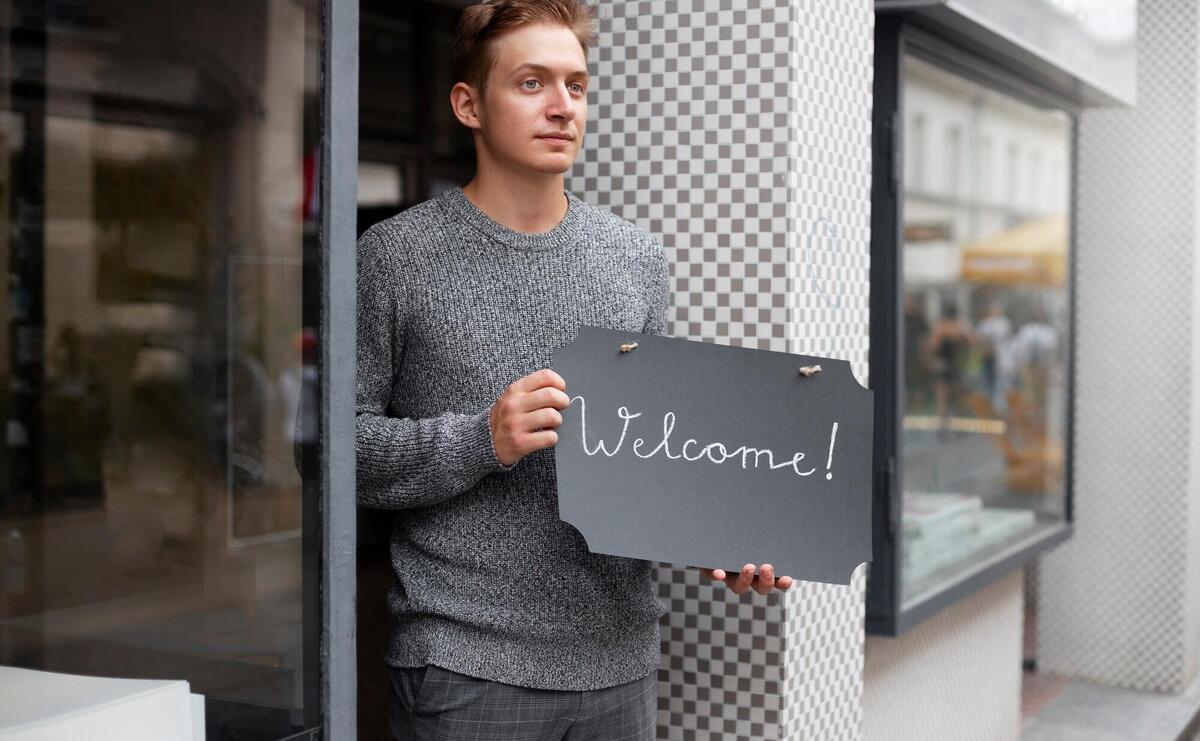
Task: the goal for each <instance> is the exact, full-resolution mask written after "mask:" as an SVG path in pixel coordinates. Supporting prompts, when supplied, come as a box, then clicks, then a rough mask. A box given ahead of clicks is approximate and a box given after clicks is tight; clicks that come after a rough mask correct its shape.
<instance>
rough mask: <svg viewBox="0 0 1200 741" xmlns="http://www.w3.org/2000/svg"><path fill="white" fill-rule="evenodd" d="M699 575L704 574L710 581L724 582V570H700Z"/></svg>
mask: <svg viewBox="0 0 1200 741" xmlns="http://www.w3.org/2000/svg"><path fill="white" fill-rule="evenodd" d="M700 573H701V574H704V575H705V576H707V577H708V578H709V579H712V580H713V581H725V570H724V569H705V568H701V569H700Z"/></svg>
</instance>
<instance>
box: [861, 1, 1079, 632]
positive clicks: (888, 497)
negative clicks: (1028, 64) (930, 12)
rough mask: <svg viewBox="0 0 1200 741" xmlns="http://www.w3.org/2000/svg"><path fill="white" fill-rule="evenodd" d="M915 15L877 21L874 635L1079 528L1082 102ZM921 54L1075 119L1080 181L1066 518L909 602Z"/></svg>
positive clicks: (1071, 291) (965, 592)
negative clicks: (909, 216) (907, 519)
mask: <svg viewBox="0 0 1200 741" xmlns="http://www.w3.org/2000/svg"><path fill="white" fill-rule="evenodd" d="M915 19H916V17H915V16H906V15H900V14H886V15H877V16H876V25H875V78H874V79H875V81H874V105H873V110H872V128H873V137H872V149H873V151H872V157H873V162H874V164H873V166H872V174H871V299H870V302H871V303H870V306H871V347H870V368H871V371H872V373H871V384H870V385H871V389H872V390H873V391H874V393H875V419H874V422H875V449H874V461H875V463H874V465H875V472H874V482H875V484H874V501H873V508H872V523H873V530H874V544H873V549H874V553H875V560H874V561H873V562H872V564H871V567H870V578H869V579H868V590H867V604H866V620H865V627H866V631H867V633H869V634H875V635H885V636H897V635H900V634H902V633H904V632H905V631H907V630H909V629H910V628H912V627H914V626H916V625H917V624H919V623H921V622H922V621H924V620H926V619H927V618H929V617H931V616H933V615H935V614H937V613H938V612H940V611H941V610H943V609H945V608H946V607H948V606H950V605H952V604H954V603H956V602H958V601H960V600H962V599H964V598H965V597H967V596H969V595H971V594H973V593H974V592H976V591H978V590H980V589H982V588H983V587H985V586H987V585H989V584H991V583H993V582H995V581H996V580H998V579H1000V578H1002V577H1004V576H1005V575H1007V574H1009V573H1011V572H1012V571H1014V570H1016V569H1019V568H1021V567H1023V566H1024V565H1025V564H1027V563H1029V562H1031V561H1033V560H1034V559H1035V558H1037V556H1038V555H1040V554H1041V553H1043V552H1044V551H1046V550H1048V549H1050V548H1053V547H1054V546H1056V545H1058V544H1059V543H1061V542H1063V541H1064V540H1066V539H1067V538H1069V537H1070V536H1071V533H1072V532H1073V529H1074V445H1073V442H1074V439H1075V429H1074V417H1075V414H1074V410H1075V335H1076V318H1077V316H1078V312H1077V310H1076V309H1077V307H1076V300H1077V295H1076V289H1075V280H1076V259H1077V258H1076V252H1077V249H1076V219H1077V218H1078V217H1077V214H1076V198H1075V191H1074V183H1075V179H1076V175H1077V171H1078V151H1079V146H1078V137H1079V133H1078V132H1079V113H1080V107H1079V106H1078V104H1076V103H1075V102H1073V101H1071V100H1069V99H1067V98H1064V97H1062V96H1060V95H1058V94H1056V93H1054V92H1053V91H1051V90H1049V89H1047V88H1045V87H1043V86H1040V85H1038V84H1037V83H1036V82H1034V81H1031V80H1029V79H1028V78H1025V77H1022V76H1021V75H1020V74H1019V73H1018V72H1016V71H1015V70H1009V69H1004V68H1002V67H1000V66H997V65H995V64H993V63H992V62H990V61H988V60H985V59H983V58H981V57H979V56H977V55H975V54H973V53H971V52H970V51H968V50H966V49H964V48H962V47H961V46H958V45H957V44H955V43H953V42H952V41H950V40H948V39H947V38H945V37H944V36H942V35H939V34H937V33H936V32H931V31H930V30H929V29H927V28H924V27H922V26H921V25H919V21H918V22H913V21H914V20H915ZM908 55H911V56H914V57H919V58H921V59H922V60H924V61H928V62H931V63H933V64H936V65H938V66H939V67H941V68H943V69H946V70H948V71H950V72H952V73H954V74H956V75H959V76H961V77H963V78H965V79H968V80H971V81H973V82H977V83H979V84H981V85H985V86H987V87H989V88H992V89H994V90H998V91H999V92H1002V93H1004V94H1006V95H1010V96H1012V97H1014V98H1017V99H1019V100H1022V101H1026V102H1029V103H1032V104H1034V105H1039V106H1051V107H1054V108H1058V109H1060V110H1062V111H1064V112H1066V113H1067V114H1068V115H1069V116H1070V118H1071V132H1070V135H1069V136H1070V143H1069V146H1070V153H1071V165H1070V171H1069V177H1070V179H1071V180H1070V182H1071V188H1070V191H1069V193H1070V195H1069V198H1068V204H1069V208H1070V219H1069V229H1070V234H1069V238H1068V274H1067V305H1068V312H1069V316H1068V318H1069V326H1070V330H1071V331H1070V337H1069V341H1068V344H1067V352H1066V379H1067V399H1066V410H1065V413H1066V415H1067V420H1066V427H1065V431H1064V435H1065V440H1064V448H1065V460H1064V488H1065V493H1064V496H1065V502H1064V521H1063V522H1062V524H1060V525H1057V526H1055V527H1053V528H1050V529H1048V530H1046V531H1044V532H1041V533H1040V534H1039V535H1037V536H1036V537H1033V538H1030V539H1027V540H1026V541H1023V542H1020V543H1018V544H1016V545H1015V546H1014V547H1013V548H1011V549H1009V550H1006V551H1004V552H1001V553H999V554H996V555H995V556H993V557H992V558H990V559H988V560H985V561H983V562H981V563H979V564H976V567H975V568H973V569H967V570H965V571H964V572H963V573H962V574H961V575H960V576H959V577H958V578H956V579H955V580H953V581H951V582H949V583H948V584H947V585H945V586H944V587H943V588H942V589H940V590H939V591H938V592H936V593H934V594H932V595H929V596H927V597H924V598H922V599H920V600H919V601H917V602H910V603H908V604H905V603H904V602H903V601H902V600H901V589H900V584H901V581H900V578H901V573H900V569H901V561H902V559H901V552H900V549H901V547H902V543H901V537H900V533H899V521H900V509H901V496H902V492H901V490H900V482H901V481H902V477H901V474H902V461H901V458H900V456H899V448H900V442H901V425H902V423H903V417H904V409H903V403H904V401H903V399H904V395H903V393H902V390H903V389H904V368H903V365H902V364H901V362H900V357H901V356H900V349H901V347H900V343H901V341H902V340H903V308H902V301H901V296H902V291H901V279H902V278H901V277H902V276H903V252H902V246H903V244H902V238H901V232H902V225H903V206H902V200H901V199H902V191H903V173H904V161H903V146H902V141H903V139H902V135H903V128H902V127H903V119H902V113H901V112H902V110H903V102H904V97H903V96H904V84H903V82H904V81H903V71H904V58H905V56H908Z"/></svg>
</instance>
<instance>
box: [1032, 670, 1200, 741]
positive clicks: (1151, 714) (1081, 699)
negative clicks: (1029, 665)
mask: <svg viewBox="0 0 1200 741" xmlns="http://www.w3.org/2000/svg"><path fill="white" fill-rule="evenodd" d="M1025 678H1026V681H1027V682H1030V680H1031V678H1035V679H1033V682H1034V683H1045V682H1046V681H1047V678H1046V677H1045V676H1044V675H1038V674H1033V675H1030V674H1026V675H1025ZM1049 681H1051V682H1052V681H1053V680H1052V679H1050V680H1049ZM1198 713H1200V678H1197V680H1196V681H1194V682H1192V684H1191V686H1190V687H1188V689H1187V690H1185V691H1184V692H1183V693H1182V694H1178V695H1170V694H1160V693H1157V692H1139V691H1136V690H1129V689H1121V688H1117V687H1107V686H1105V685H1099V684H1092V683H1090V682H1082V681H1079V680H1069V681H1065V682H1064V683H1063V685H1062V687H1061V689H1059V690H1058V691H1057V692H1056V693H1055V695H1054V696H1053V697H1052V698H1050V699H1048V700H1047V701H1046V702H1045V704H1044V705H1042V706H1041V707H1040V709H1036V710H1033V712H1032V713H1031V714H1030V715H1029V716H1027V717H1026V718H1025V721H1024V724H1023V728H1022V733H1021V741H1194V740H1195V739H1197V738H1200V734H1198V733H1197V727H1196V725H1195V724H1194V723H1193V720H1195V719H1196V718H1197V714H1198Z"/></svg>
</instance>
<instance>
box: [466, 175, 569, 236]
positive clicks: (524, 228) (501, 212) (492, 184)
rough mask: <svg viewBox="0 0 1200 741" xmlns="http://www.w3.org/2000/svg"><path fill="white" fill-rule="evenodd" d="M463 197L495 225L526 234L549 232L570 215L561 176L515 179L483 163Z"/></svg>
mask: <svg viewBox="0 0 1200 741" xmlns="http://www.w3.org/2000/svg"><path fill="white" fill-rule="evenodd" d="M463 193H464V194H465V195H466V196H467V198H469V199H470V200H471V203H473V204H475V207H476V208H478V209H479V210H480V211H482V212H484V213H485V214H487V215H488V216H489V217H490V218H491V219H492V220H493V221H495V222H496V223H498V224H501V225H503V226H506V227H508V228H509V229H512V230H513V231H518V232H524V233H526V234H540V233H542V232H548V231H550V230H551V229H553V228H554V227H556V226H558V223H559V222H560V221H562V219H563V216H565V215H566V213H567V199H566V197H565V196H564V195H563V176H562V173H554V174H549V173H536V176H524V175H512V174H509V173H502V172H496V171H495V170H494V169H492V168H489V167H486V166H483V163H482V162H481V163H480V167H479V168H478V169H477V171H476V173H475V177H474V178H472V179H471V182H469V183H467V184H466V185H465V186H463Z"/></svg>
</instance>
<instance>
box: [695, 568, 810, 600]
mask: <svg viewBox="0 0 1200 741" xmlns="http://www.w3.org/2000/svg"><path fill="white" fill-rule="evenodd" d="M755 571H756V569H755V567H754V564H752V563H748V564H746V565H745V566H743V567H742V570H741V572H727V571H725V569H700V573H702V574H704V575H705V576H707V577H708V578H709V579H712V580H713V581H723V582H725V586H727V587H729V590H730V591H731V592H733V593H734V594H739V595H740V594H745V593H746V592H747V591H749V590H750V589H753V590H754V591H756V592H758V593H759V594H770V592H771V590H772V589H778V590H779V591H781V592H786V591H787V590H788V589H790V588H791V586H792V584H793V583H794V580H793V579H792V577H790V576H780V577H778V578H776V576H775V568H774V567H773V566H771V564H769V563H764V564H763V565H762V566H761V567H759V568H758V569H757V571H758V573H757V574H755Z"/></svg>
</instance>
